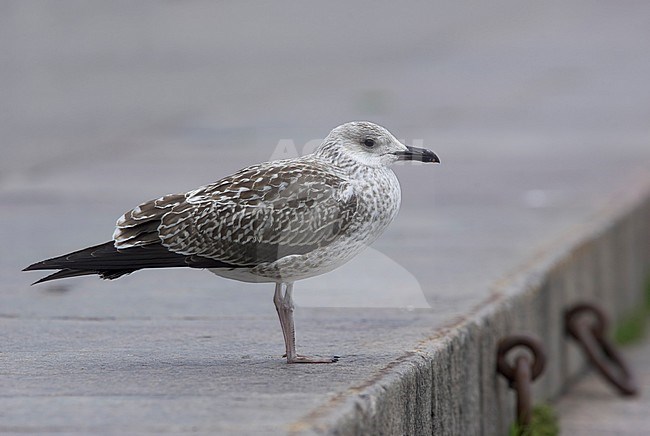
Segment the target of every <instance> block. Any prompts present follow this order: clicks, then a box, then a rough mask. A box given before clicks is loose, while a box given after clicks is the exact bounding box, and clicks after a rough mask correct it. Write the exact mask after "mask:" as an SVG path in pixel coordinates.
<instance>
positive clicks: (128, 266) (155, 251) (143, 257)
mask: <svg viewBox="0 0 650 436" xmlns="http://www.w3.org/2000/svg"><path fill="white" fill-rule="evenodd" d="M174 267H191V268H236V266H234V265H229V264H226V263H223V262H220V261H218V260H214V259H209V258H207V257H201V256H187V255H184V254H178V253H174V252H172V251H169V250H168V249H167V248H166V247H164V246H163V245H162V244H159V243H158V244H151V245H145V246H142V247H132V248H125V249H123V250H118V249H117V248H115V245H114V243H113V241H110V242H106V243H104V244H100V245H96V246H94V247H88V248H85V249H83V250H79V251H75V252H73V253H68V254H65V255H63V256H59V257H54V258H52V259H47V260H43V261H41V262H36V263H35V264H32V265H30V266H28V267H27V268H25V269H24V270H23V271H35V270H48V269H58V270H60V271H57V272H55V273H54V274H51V275H49V276H47V277H44V278H42V279H40V280H38V281H37V282H35V283H33V284H37V283H43V282H47V281H50V280H56V279H62V278H66V277H77V276H84V275H92V274H97V275H99V276H100V277H101V278H103V279H109V280H110V279H116V278H118V277H121V276H123V275H125V274H130V273H132V272H134V271H137V270H139V269H143V268H174Z"/></svg>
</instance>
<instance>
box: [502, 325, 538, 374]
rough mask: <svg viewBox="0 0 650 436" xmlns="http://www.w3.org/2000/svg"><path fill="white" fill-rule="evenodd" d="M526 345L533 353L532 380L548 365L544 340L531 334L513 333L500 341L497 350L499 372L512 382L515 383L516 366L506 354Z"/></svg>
mask: <svg viewBox="0 0 650 436" xmlns="http://www.w3.org/2000/svg"><path fill="white" fill-rule="evenodd" d="M519 346H521V347H525V348H527V349H528V350H530V352H531V353H532V355H533V362H532V364H531V368H530V373H531V380H535V379H537V377H539V375H540V374H541V373H542V371H543V370H544V366H545V365H546V353H545V352H544V346H543V345H542V341H540V340H539V339H537V338H536V337H534V336H531V335H512V336H508V337H506V338H503V339H501V340H500V341H499V346H498V351H497V353H498V354H497V369H498V371H499V373H501V374H503V376H504V377H506V378H507V379H508V380H510V383H511V384H513V383H515V376H516V368H515V367H514V366H513V365H511V364H510V363H508V361H507V360H506V354H508V352H509V351H510V350H511V349H513V348H515V347H519Z"/></svg>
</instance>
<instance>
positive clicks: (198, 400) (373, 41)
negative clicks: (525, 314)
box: [0, 0, 650, 434]
mask: <svg viewBox="0 0 650 436" xmlns="http://www.w3.org/2000/svg"><path fill="white" fill-rule="evenodd" d="M648 77H650V4H648V3H647V2H643V1H626V2H622V3H614V2H592V1H580V0H573V1H563V2H555V1H550V2H544V3H541V2H540V3H532V2H518V1H498V2H489V3H480V2H472V3H470V2H453V3H450V2H403V3H399V4H395V3H394V2H390V3H389V2H369V1H362V2H355V3H354V4H351V3H348V2H339V1H334V2H328V3H327V4H322V3H320V2H300V3H298V4H295V3H289V2H273V3H272V4H260V3H257V2H234V1H222V2H210V1H191V2H178V1H155V2H154V1H138V2H129V1H113V2H86V1H58V2H45V1H3V2H1V3H0V102H1V103H0V104H1V107H2V110H1V111H0V151H1V152H2V153H1V156H2V157H1V159H0V205H1V206H0V216H1V219H2V226H0V240H1V241H2V244H0V262H1V263H0V276H1V278H2V281H1V282H0V283H1V284H0V329H1V330H2V332H3V334H2V337H0V431H2V432H6V433H11V432H41V433H46V432H64V433H98V432H102V433H123V432H128V433H137V432H172V433H182V432H195V431H198V432H203V433H212V432H221V433H241V434H245V433H255V432H268V433H273V434H282V433H286V432H287V431H291V430H299V429H300V428H302V427H301V423H304V422H305V419H307V418H306V417H308V416H311V415H310V414H312V413H313V412H314V411H315V410H318V408H319V407H322V406H323V405H324V404H327V403H328V402H329V401H330V400H332V399H333V398H340V396H341V395H345V394H346V392H351V391H353V388H354V387H356V386H361V385H363V384H364V383H365V382H366V381H367V380H369V379H371V378H372V376H373V374H376V373H377V372H379V371H381V370H382V369H383V368H385V367H386V366H387V365H389V364H390V363H391V362H393V361H394V360H395V359H397V358H399V357H400V356H402V355H403V354H404V353H405V352H407V351H408V350H410V349H412V348H414V347H415V346H417V344H418V342H419V341H421V340H422V339H424V338H425V337H430V336H431V335H433V334H435V332H436V331H438V330H439V329H440V328H441V327H443V326H445V325H449V324H450V323H452V322H453V321H454V320H457V319H458V318H459V317H462V316H463V315H464V314H466V313H468V312H469V311H470V310H472V309H474V308H476V307H478V306H480V305H482V304H484V303H485V302H486V301H488V300H489V298H490V289H491V286H492V285H493V284H494V283H495V282H496V281H497V280H499V279H501V278H503V277H504V276H506V275H507V274H509V273H510V272H512V271H514V270H516V269H517V268H518V267H519V266H520V265H522V264H523V263H526V262H528V261H530V260H531V259H533V258H534V257H535V256H536V255H537V254H539V253H540V252H543V251H544V249H545V247H547V246H548V245H551V244H554V243H557V242H558V241H561V240H562V239H563V238H566V237H567V235H570V234H571V231H572V228H574V226H576V225H579V224H580V223H581V222H583V221H584V220H586V219H587V218H588V217H590V216H592V215H593V214H594V213H596V212H597V211H598V210H602V208H606V207H607V204H608V201H610V200H611V199H612V198H615V197H617V196H619V195H623V194H624V193H625V190H626V186H628V185H629V184H630V183H634V180H638V179H639V178H643V177H646V175H647V171H648V168H650V166H649V165H648V164H649V163H650V145H649V140H650V124H648V120H649V119H650V87H649V86H648ZM352 119H370V120H373V121H375V122H378V123H380V124H383V125H385V126H386V127H388V128H389V129H390V130H391V131H393V133H394V134H395V135H396V136H397V137H398V138H401V139H403V140H404V141H405V142H406V143H407V144H413V145H424V146H426V147H428V148H431V149H433V150H434V151H436V153H437V154H438V155H439V156H440V157H441V159H442V162H443V163H442V165H439V166H402V167H398V168H396V172H397V174H398V176H399V178H400V180H401V182H402V190H403V204H402V211H401V212H400V216H399V217H398V219H397V220H396V222H395V223H394V224H393V225H392V226H391V227H390V228H389V230H388V231H387V232H386V234H385V235H384V236H383V237H382V238H381V239H380V240H379V241H377V242H376V243H375V244H374V246H373V249H375V250H377V251H378V252H379V253H380V254H381V256H380V257H381V261H382V262H385V263H382V264H381V265H380V266H381V267H377V264H376V261H375V260H373V259H377V257H376V255H375V254H373V253H372V252H371V253H370V254H369V255H367V256H366V257H364V256H361V259H359V260H358V261H357V263H355V264H351V265H350V266H348V267H345V268H343V269H341V270H340V271H336V272H333V273H330V274H328V275H326V276H323V277H321V278H319V279H314V280H313V281H305V282H299V283H298V284H297V285H296V294H297V295H296V299H297V302H298V308H297V312H296V322H297V329H298V331H297V335H298V347H299V351H301V352H303V353H306V354H309V353H311V354H338V355H340V356H342V359H341V361H340V362H339V363H337V364H335V365H329V366H287V365H285V364H284V363H283V359H282V358H281V355H282V350H283V342H282V335H281V331H280V327H279V325H278V321H277V319H276V314H275V311H274V308H273V304H272V301H271V298H272V286H269V285H249V284H242V283H238V282H233V281H227V280H224V279H220V278H217V277H214V276H212V275H210V274H209V273H207V272H202V271H181V270H167V271H157V272H139V273H137V274H134V275H132V276H129V277H125V278H123V279H120V280H119V281H115V282H103V281H100V280H97V279H95V278H79V279H75V280H68V281H61V282H54V283H52V284H51V285H44V286H38V287H30V286H29V283H31V282H32V281H34V280H36V279H37V278H38V277H40V276H39V274H33V273H30V274H28V273H21V272H20V270H21V269H22V268H23V267H25V266H26V265H28V264H30V263H32V262H34V261H37V260H41V259H42V258H45V257H51V256H54V255H58V254H62V253H64V252H68V251H72V250H76V249H79V248H83V247H86V246H89V245H93V244H96V243H100V242H104V241H107V240H109V239H110V237H111V234H112V230H113V225H114V222H115V220H116V219H117V217H118V216H119V215H121V214H122V213H123V212H124V211H125V210H128V209H130V208H132V207H134V206H135V205H137V204H138V203H139V202H141V201H144V200H148V199H151V198H155V197H158V196H160V195H162V194H166V193H172V192H184V191H186V190H189V189H193V188H195V187H197V186H199V185H202V184H205V183H209V182H212V181H214V180H216V179H218V178H220V177H222V176H225V175H227V174H229V173H231V172H233V171H235V170H237V169H239V168H241V167H243V166H246V165H249V164H252V163H256V162H259V161H264V160H268V159H270V158H272V157H274V156H277V154H278V153H280V152H281V151H287V149H286V147H285V146H286V145H287V144H294V145H295V146H296V149H297V150H298V151H301V150H303V149H304V148H305V145H306V144H311V142H310V141H313V140H315V139H318V138H322V137H324V136H325V135H326V134H327V133H328V132H329V130H330V129H331V128H333V127H334V126H336V125H338V124H340V123H342V122H345V121H348V120H352ZM279 145H282V146H283V147H284V148H282V147H280V148H279ZM288 151H289V152H291V150H288ZM373 256H375V257H373ZM373 266H374V270H373ZM375 272H378V273H377V274H374V273H375ZM395 277H403V281H404V282H406V281H408V282H409V283H410V285H412V288H413V283H415V285H414V287H415V288H416V289H417V292H415V294H418V293H419V294H418V295H415V294H412V293H410V294H409V295H415V296H413V298H411V297H409V298H408V299H405V300H402V299H401V297H400V288H399V286H400V283H402V279H401V278H400V280H395ZM412 288H410V289H412ZM328 289H332V290H333V292H332V294H331V296H329V295H330V294H328ZM409 292H410V291H409ZM420 297H421V298H420ZM346 298H348V299H346ZM422 301H425V304H424V305H426V304H428V305H430V306H431V309H421V308H415V309H413V308H411V307H409V306H414V305H415V306H416V307H418V304H417V303H422ZM336 306H339V307H336ZM377 306H383V307H377Z"/></svg>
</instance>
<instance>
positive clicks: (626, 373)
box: [564, 303, 639, 395]
mask: <svg viewBox="0 0 650 436" xmlns="http://www.w3.org/2000/svg"><path fill="white" fill-rule="evenodd" d="M585 314H590V315H592V317H595V319H596V323H595V324H594V323H593V322H589V321H588V320H587V316H586V315H585ZM564 322H565V328H566V332H567V334H569V335H570V336H571V337H573V338H574V339H575V340H576V341H577V342H578V343H579V344H580V346H581V347H582V349H583V351H584V352H585V354H586V355H587V357H588V359H589V361H590V362H591V363H592V364H593V365H594V366H595V367H596V369H597V370H598V371H599V372H600V374H601V375H602V376H603V377H605V379H606V380H608V381H609V382H610V383H611V384H612V385H613V386H614V387H616V388H617V389H618V391H619V392H620V393H621V394H623V395H637V394H638V393H639V386H638V384H637V383H636V380H635V378H634V374H633V373H632V370H631V369H630V367H629V366H628V365H627V363H626V362H625V359H624V358H623V356H622V355H621V354H620V353H619V352H618V350H617V349H616V347H615V346H614V344H612V343H611V342H610V341H609V340H608V339H607V336H606V334H605V333H606V331H607V326H608V324H609V322H608V319H607V316H606V314H605V312H604V311H603V310H602V309H601V308H600V307H598V306H596V305H594V304H591V303H579V304H576V305H575V306H573V307H571V308H570V309H569V310H567V311H566V312H565V314H564Z"/></svg>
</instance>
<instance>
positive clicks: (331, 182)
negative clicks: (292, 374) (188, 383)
mask: <svg viewBox="0 0 650 436" xmlns="http://www.w3.org/2000/svg"><path fill="white" fill-rule="evenodd" d="M403 160H417V161H421V162H440V161H439V159H438V157H437V156H436V155H435V153H433V152H432V151H430V150H425V149H420V148H415V147H407V146H405V145H403V144H402V143H400V142H399V141H398V140H397V139H395V137H394V136H393V135H392V134H391V133H390V132H389V131H388V130H386V129H384V128H383V127H381V126H378V125H376V124H373V123H370V122H366V121H359V122H351V123H346V124H343V125H341V126H338V127H336V128H335V129H334V130H332V131H331V132H330V134H329V135H328V136H327V137H326V138H325V139H324V140H323V142H322V144H321V145H320V146H319V147H318V148H317V149H316V151H315V152H314V153H313V154H310V155H307V156H303V157H300V158H295V159H286V160H278V161H273V162H266V163H261V164H258V165H253V166H250V167H248V168H244V169H242V170H240V171H238V172H236V173H235V174H233V175H231V176H228V177H225V178H223V179H221V180H219V181H217V182H215V183H212V184H210V185H206V186H202V187H200V188H198V189H195V190H194V191H190V192H187V193H185V194H172V195H166V196H164V197H161V198H158V199H156V200H151V201H148V202H146V203H142V204H141V205H139V206H138V207H136V208H135V209H133V210H130V211H128V212H127V213H125V214H124V215H122V217H120V219H118V220H117V224H116V229H115V232H114V233H113V240H112V241H109V242H106V243H104V244H100V245H96V246H94V247H89V248H86V249H83V250H79V251H75V252H73V253H69V254H66V255H63V256H59V257H55V258H52V259H48V260H44V261H42V262H38V263H35V264H33V265H30V266H28V267H27V268H25V270H24V271H31V270H48V269H58V270H59V271H57V272H55V273H54V274H51V275H49V276H47V277H44V278H42V279H40V280H38V281H37V282H36V283H42V282H46V281H49V280H55V279H61V278H64V277H75V276H83V275H90V274H98V275H99V276H100V277H101V278H103V279H116V278H118V277H120V276H123V275H125V274H130V273H132V272H134V271H137V270H139V269H143V268H169V267H190V268H207V269H209V270H210V271H212V272H213V273H215V274H217V275H219V276H222V277H226V278H230V279H235V280H240V281H244V282H268V283H275V294H274V296H273V302H274V303H275V308H276V310H277V312H278V316H279V318H280V325H281V326H282V334H283V336H284V343H285V348H286V357H287V362H288V363H330V362H335V361H336V360H337V359H338V358H337V357H332V358H318V357H308V356H301V355H299V354H297V353H296V344H295V328H294V322H293V309H294V305H293V299H292V292H293V284H294V282H295V281H296V280H300V279H305V278H308V277H313V276H316V275H319V274H323V273H325V272H328V271H331V270H333V269H335V268H337V267H338V266H340V265H342V264H344V263H345V262H347V261H349V260H350V259H351V258H353V257H354V256H356V255H357V254H359V252H361V251H362V250H363V249H364V248H365V247H366V246H368V245H369V244H371V243H372V242H373V241H374V240H375V239H377V237H379V235H381V234H382V233H383V231H384V230H385V229H386V227H387V226H388V224H390V222H391V221H392V220H393V218H395V216H396V215H397V212H398V211H399V206H400V200H401V193H400V186H399V182H398V181H397V177H396V176H395V173H393V171H392V170H391V169H390V168H389V166H390V165H391V164H392V163H394V162H397V161H403ZM36 283H34V284H36ZM283 288H284V290H283Z"/></svg>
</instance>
